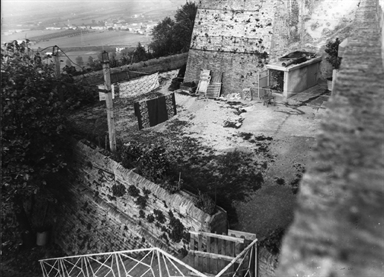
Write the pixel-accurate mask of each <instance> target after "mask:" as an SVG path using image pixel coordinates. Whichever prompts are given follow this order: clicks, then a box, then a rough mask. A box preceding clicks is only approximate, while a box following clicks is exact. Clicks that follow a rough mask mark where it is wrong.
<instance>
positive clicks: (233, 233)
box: [228, 229, 256, 241]
mask: <svg viewBox="0 0 384 277" xmlns="http://www.w3.org/2000/svg"><path fill="white" fill-rule="evenodd" d="M228 236H235V237H237V238H241V237H243V238H244V239H246V240H251V241H254V240H255V239H256V234H252V233H247V232H241V231H236V230H230V229H228Z"/></svg>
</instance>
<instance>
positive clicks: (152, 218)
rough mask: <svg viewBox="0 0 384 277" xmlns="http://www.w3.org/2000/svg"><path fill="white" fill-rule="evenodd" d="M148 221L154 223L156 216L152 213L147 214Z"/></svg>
mask: <svg viewBox="0 0 384 277" xmlns="http://www.w3.org/2000/svg"><path fill="white" fill-rule="evenodd" d="M147 221H148V222H149V223H152V222H154V221H155V217H154V216H153V215H152V214H149V215H147Z"/></svg>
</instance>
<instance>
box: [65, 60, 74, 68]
mask: <svg viewBox="0 0 384 277" xmlns="http://www.w3.org/2000/svg"><path fill="white" fill-rule="evenodd" d="M65 65H66V66H68V67H71V66H72V63H71V61H70V60H69V59H67V60H66V61H65Z"/></svg>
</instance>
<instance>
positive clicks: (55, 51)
mask: <svg viewBox="0 0 384 277" xmlns="http://www.w3.org/2000/svg"><path fill="white" fill-rule="evenodd" d="M52 55H53V60H54V62H55V77H56V80H57V81H59V79H60V56H59V55H60V53H59V47H58V46H57V45H55V46H53V49H52ZM58 86H59V82H57V85H56V92H57V93H58V94H59V97H60V101H63V100H64V99H63V94H62V92H61V91H62V90H61V89H60V88H59V87H58Z"/></svg>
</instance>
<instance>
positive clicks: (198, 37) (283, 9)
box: [185, 0, 359, 95]
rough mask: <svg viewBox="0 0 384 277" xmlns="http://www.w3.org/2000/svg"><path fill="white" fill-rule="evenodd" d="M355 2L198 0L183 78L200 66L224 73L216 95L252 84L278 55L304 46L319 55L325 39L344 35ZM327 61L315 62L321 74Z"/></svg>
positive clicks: (188, 78)
mask: <svg viewBox="0 0 384 277" xmlns="http://www.w3.org/2000/svg"><path fill="white" fill-rule="evenodd" d="M358 3H359V0H271V1H265V0H247V1H239V0H215V1H212V0H210V1H208V0H202V1H199V9H198V12H197V16H196V20H195V26H194V30H193V34H192V40H191V46H190V52H189V56H188V65H187V70H186V77H185V80H186V81H188V82H191V81H195V82H198V80H199V74H200V71H201V69H209V70H212V71H218V70H219V71H221V72H224V76H223V78H224V81H223V87H222V94H223V95H228V94H231V93H240V92H241V91H242V89H244V88H246V87H251V88H253V89H255V88H256V86H257V72H260V71H261V70H265V67H264V65H265V64H266V61H265V59H264V58H263V57H262V56H260V53H263V52H266V53H268V54H269V59H270V61H273V60H275V59H276V58H278V57H281V56H282V55H283V54H285V53H288V52H291V51H295V50H306V51H312V52H317V53H319V55H324V47H325V44H326V42H327V40H329V39H330V38H332V39H334V38H336V37H338V38H340V39H341V40H343V39H344V38H346V37H348V36H349V33H350V29H351V22H352V19H353V16H354V13H355V11H356V9H357V5H358ZM328 71H329V65H328V64H327V63H326V62H324V63H322V66H321V72H322V74H323V76H322V77H323V78H324V77H327V76H325V75H326V74H327V73H328Z"/></svg>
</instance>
